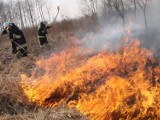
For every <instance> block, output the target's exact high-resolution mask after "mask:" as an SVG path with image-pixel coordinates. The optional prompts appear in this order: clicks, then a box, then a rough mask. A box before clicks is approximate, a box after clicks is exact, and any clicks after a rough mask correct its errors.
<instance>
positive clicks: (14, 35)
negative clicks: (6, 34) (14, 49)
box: [13, 34, 22, 39]
mask: <svg viewBox="0 0 160 120" xmlns="http://www.w3.org/2000/svg"><path fill="white" fill-rule="evenodd" d="M21 37H22V36H21V35H16V34H13V38H16V39H20V38H21Z"/></svg>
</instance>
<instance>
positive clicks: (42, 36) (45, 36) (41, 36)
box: [38, 36, 46, 38]
mask: <svg viewBox="0 0 160 120" xmlns="http://www.w3.org/2000/svg"><path fill="white" fill-rule="evenodd" d="M38 38H46V36H38Z"/></svg>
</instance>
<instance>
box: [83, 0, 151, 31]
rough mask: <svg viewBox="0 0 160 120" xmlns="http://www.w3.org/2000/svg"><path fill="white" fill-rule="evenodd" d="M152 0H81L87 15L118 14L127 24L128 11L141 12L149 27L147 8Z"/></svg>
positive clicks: (84, 12) (135, 13)
mask: <svg viewBox="0 0 160 120" xmlns="http://www.w3.org/2000/svg"><path fill="white" fill-rule="evenodd" d="M150 2H151V0H81V4H82V8H81V9H82V12H83V14H85V15H87V14H90V15H97V13H101V14H102V15H108V14H110V15H113V14H118V15H119V17H120V18H121V19H122V22H123V26H125V18H126V15H127V12H128V11H132V12H133V15H135V18H136V15H137V13H138V12H141V13H142V15H143V17H144V23H145V27H146V29H147V18H146V8H147V5H148V4H149V3H150Z"/></svg>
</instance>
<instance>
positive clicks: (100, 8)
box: [0, 0, 151, 29]
mask: <svg viewBox="0 0 160 120" xmlns="http://www.w3.org/2000/svg"><path fill="white" fill-rule="evenodd" d="M150 1H151V0H79V2H80V4H79V5H80V7H81V12H82V14H83V15H84V16H97V14H99V13H100V14H102V15H103V16H105V15H108V14H110V15H111V16H112V15H113V14H115V13H116V14H117V15H119V17H120V18H121V19H122V23H123V26H125V24H126V23H125V18H126V15H127V12H128V11H131V10H132V11H133V14H134V15H135V16H136V14H137V11H138V12H141V13H142V15H143V17H144V23H145V26H146V29H147V17H146V8H147V5H148V3H149V2H150ZM50 12H51V11H50V9H49V7H48V6H47V0H16V1H13V0H9V1H7V2H3V1H0V19H1V21H0V24H2V23H3V22H5V21H13V22H15V23H16V24H17V25H18V26H20V27H21V28H24V27H25V26H35V25H37V24H38V23H39V22H40V21H41V20H44V19H46V17H47V18H48V20H49V21H50V22H52V20H53V17H54V16H51V14H50Z"/></svg>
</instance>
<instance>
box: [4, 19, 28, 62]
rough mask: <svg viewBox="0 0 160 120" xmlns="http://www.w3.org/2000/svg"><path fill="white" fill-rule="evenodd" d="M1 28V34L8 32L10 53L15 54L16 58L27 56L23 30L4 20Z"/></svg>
mask: <svg viewBox="0 0 160 120" xmlns="http://www.w3.org/2000/svg"><path fill="white" fill-rule="evenodd" d="M3 28H4V30H3V31H2V35H4V34H9V38H10V40H11V44H12V53H13V54H15V55H16V57H17V58H18V59H19V58H22V57H25V56H27V42H26V39H25V37H24V34H23V32H22V31H21V30H20V29H19V28H18V27H17V26H16V25H15V24H14V23H11V22H5V23H4V24H3Z"/></svg>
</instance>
